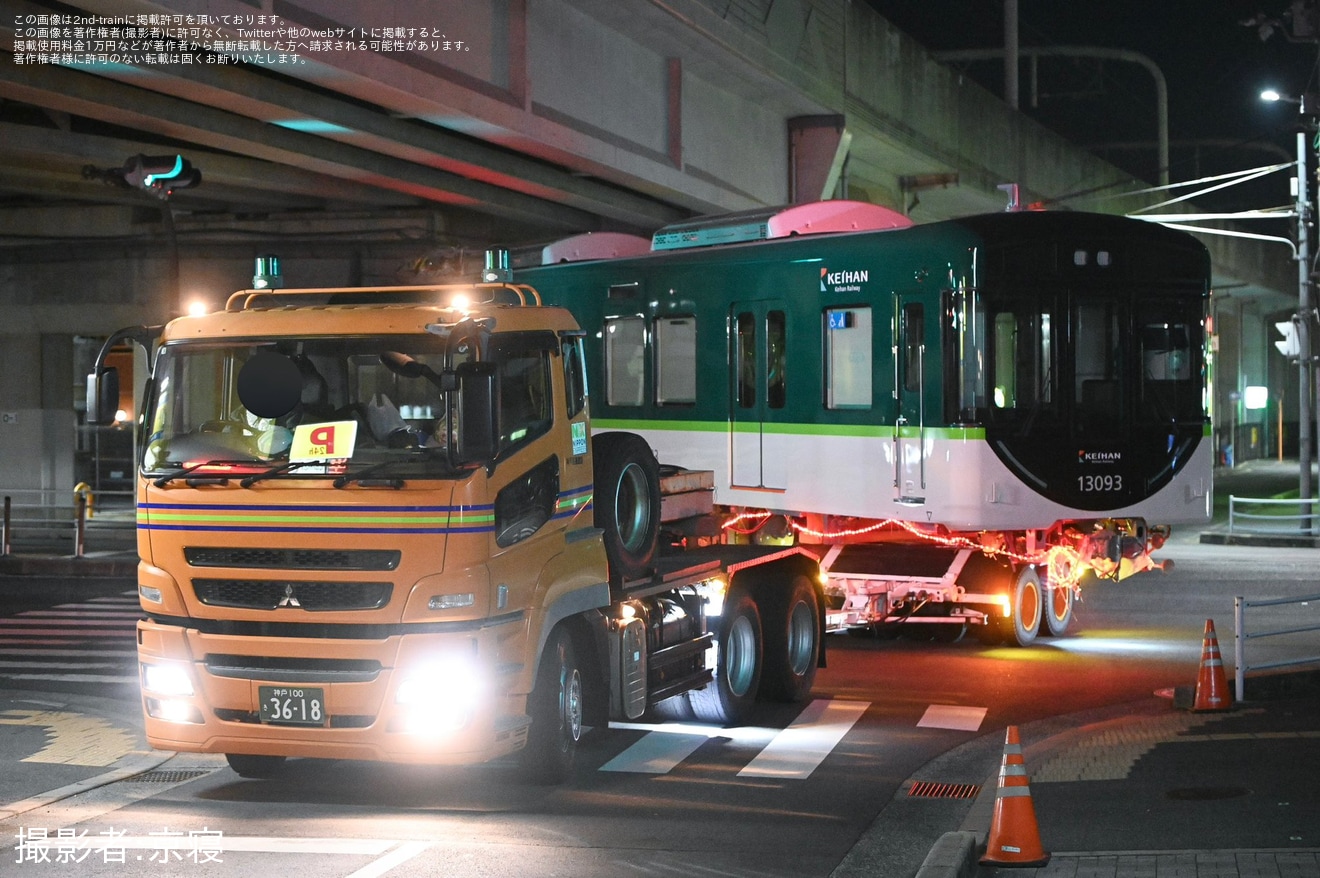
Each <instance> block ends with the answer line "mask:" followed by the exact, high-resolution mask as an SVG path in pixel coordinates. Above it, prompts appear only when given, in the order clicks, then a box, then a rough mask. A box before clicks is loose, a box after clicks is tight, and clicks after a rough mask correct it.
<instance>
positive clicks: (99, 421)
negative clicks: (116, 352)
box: [87, 366, 119, 427]
mask: <svg viewBox="0 0 1320 878" xmlns="http://www.w3.org/2000/svg"><path fill="white" fill-rule="evenodd" d="M118 410H119V370H118V369H116V368H114V367H113V366H111V367H110V368H109V369H102V370H101V371H100V372H93V373H91V374H90V375H88V376H87V423H89V424H93V425H96V426H98V427H106V426H109V425H110V424H113V423H114V422H115V412H117V411H118Z"/></svg>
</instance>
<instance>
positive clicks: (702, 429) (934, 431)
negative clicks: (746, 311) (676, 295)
mask: <svg viewBox="0 0 1320 878" xmlns="http://www.w3.org/2000/svg"><path fill="white" fill-rule="evenodd" d="M591 423H592V426H593V427H595V428H596V429H603V430H634V431H635V430H667V431H671V432H680V433H728V432H729V431H730V430H731V429H732V430H733V431H734V432H738V433H757V432H765V433H775V434H779V435H785V436H835V437H862V438H869V439H893V438H894V426H893V424H775V423H771V422H768V421H767V422H765V423H760V422H758V421H749V422H738V423H734V424H730V423H729V422H728V421H662V420H655V419H637V420H631V419H623V418H600V419H597V420H593V421H592V422H591ZM920 433H921V430H920V429H919V428H917V427H913V426H907V427H903V428H902V429H901V430H900V431H899V435H900V436H901V437H902V438H904V439H916V438H917V437H918V436H919V435H920ZM925 435H926V437H927V438H930V439H942V440H949V441H963V442H984V441H985V428H984V427H926V428H925Z"/></svg>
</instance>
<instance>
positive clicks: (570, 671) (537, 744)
mask: <svg viewBox="0 0 1320 878" xmlns="http://www.w3.org/2000/svg"><path fill="white" fill-rule="evenodd" d="M527 710H528V713H530V714H531V717H532V727H531V729H529V730H528V732H527V746H526V747H524V748H523V752H522V764H523V773H524V774H525V775H526V777H527V778H528V780H531V781H532V782H534V783H543V784H554V783H562V782H563V781H565V780H567V779H568V777H569V775H571V774H572V773H573V762H574V761H575V759H576V757H577V745H578V741H579V740H581V738H582V672H581V671H580V670H579V669H578V663H577V654H576V653H575V652H574V650H573V638H572V637H570V636H569V634H568V632H567V631H565V630H564V629H563V628H556V629H555V631H554V633H553V634H552V635H551V636H550V642H549V645H548V646H547V647H546V651H545V655H543V656H542V657H541V667H540V670H538V671H537V674H536V688H534V689H533V690H532V694H531V695H529V696H528V697H527Z"/></svg>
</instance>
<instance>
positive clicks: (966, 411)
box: [951, 290, 1205, 438]
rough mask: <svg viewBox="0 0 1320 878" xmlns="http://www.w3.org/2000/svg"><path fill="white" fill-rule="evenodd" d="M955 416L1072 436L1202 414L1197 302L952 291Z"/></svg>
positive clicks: (1198, 420) (1184, 420)
mask: <svg viewBox="0 0 1320 878" xmlns="http://www.w3.org/2000/svg"><path fill="white" fill-rule="evenodd" d="M951 298H952V302H953V305H952V308H951V313H952V315H953V321H952V326H951V328H952V330H953V335H954V339H953V341H954V342H955V343H954V345H953V346H952V347H953V350H954V351H955V356H956V362H955V364H954V366H955V369H954V374H955V375H956V376H957V382H956V397H955V398H956V400H957V402H956V405H957V413H956V416H955V417H954V420H955V421H956V422H962V423H976V424H983V425H985V426H987V427H995V428H1008V429H1013V430H1018V431H1021V430H1029V429H1030V428H1031V427H1032V426H1033V424H1035V423H1036V422H1038V421H1042V419H1043V420H1044V421H1046V422H1049V423H1051V424H1052V425H1053V429H1056V430H1057V429H1058V428H1059V427H1060V426H1063V425H1066V426H1067V428H1068V429H1067V432H1068V433H1069V434H1070V435H1072V436H1073V437H1074V438H1083V437H1090V438H1096V437H1097V436H1101V435H1105V436H1110V435H1112V436H1122V435H1125V434H1126V433H1127V432H1128V431H1129V430H1130V428H1131V427H1132V426H1133V425H1135V424H1147V425H1169V424H1174V425H1178V424H1183V425H1186V424H1191V425H1194V426H1196V427H1197V428H1199V427H1200V426H1201V425H1202V424H1203V423H1204V419H1205V411H1204V405H1203V399H1202V394H1201V387H1202V377H1203V374H1202V373H1203V362H1202V354H1201V350H1202V342H1201V340H1202V323H1201V321H1202V314H1201V309H1202V304H1201V302H1200V300H1199V299H1187V298H1164V299H1161V298H1158V297H1155V296H1151V297H1142V298H1140V299H1139V300H1134V298H1135V297H1125V299H1124V300H1117V299H1108V300H1106V299H1104V298H1100V297H1097V296H1093V295H1070V294H1054V295H1051V294H1049V293H1045V294H1037V295H1023V294H1014V293H1011V292H994V291H976V290H971V291H958V292H955V293H953V294H952V297H951Z"/></svg>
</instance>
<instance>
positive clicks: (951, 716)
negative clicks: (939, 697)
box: [917, 704, 988, 732]
mask: <svg viewBox="0 0 1320 878" xmlns="http://www.w3.org/2000/svg"><path fill="white" fill-rule="evenodd" d="M987 710H988V708H985V707H959V706H958V705H955V704H932V705H931V706H930V707H928V708H926V712H925V714H923V715H922V717H921V720H920V721H918V723H917V726H918V727H919V728H926V729H956V730H958V731H961V732H974V731H976V730H977V729H979V728H981V723H982V722H983V721H984V720H985V714H986V711H987Z"/></svg>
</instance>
